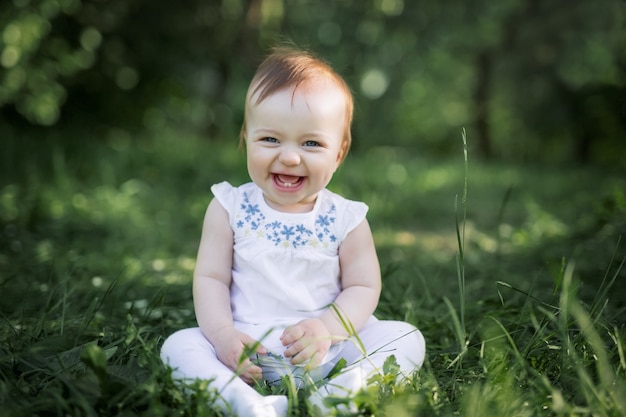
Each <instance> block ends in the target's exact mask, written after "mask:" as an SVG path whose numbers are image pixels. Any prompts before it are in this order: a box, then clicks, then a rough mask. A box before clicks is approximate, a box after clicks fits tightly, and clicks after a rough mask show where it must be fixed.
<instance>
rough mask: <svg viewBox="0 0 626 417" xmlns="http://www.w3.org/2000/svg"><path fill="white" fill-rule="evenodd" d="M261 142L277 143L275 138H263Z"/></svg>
mask: <svg viewBox="0 0 626 417" xmlns="http://www.w3.org/2000/svg"><path fill="white" fill-rule="evenodd" d="M261 140H262V141H263V142H269V143H276V142H278V139H276V138H272V137H266V138H263V139H261Z"/></svg>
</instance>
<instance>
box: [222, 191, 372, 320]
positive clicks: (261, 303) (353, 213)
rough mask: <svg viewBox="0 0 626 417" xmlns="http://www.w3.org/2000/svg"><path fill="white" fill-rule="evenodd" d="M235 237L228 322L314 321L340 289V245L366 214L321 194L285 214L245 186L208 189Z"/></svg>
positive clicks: (336, 197) (361, 208)
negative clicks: (304, 207)
mask: <svg viewBox="0 0 626 417" xmlns="http://www.w3.org/2000/svg"><path fill="white" fill-rule="evenodd" d="M211 191H212V192H213V194H214V195H215V198H217V200H218V201H219V202H220V204H221V205H222V206H223V207H224V209H225V210H226V211H227V212H228V216H229V222H230V227H231V229H232V230H233V234H234V248H233V271H232V283H231V288H230V292H231V295H230V298H231V308H232V312H233V319H234V320H235V321H239V322H242V323H247V324H255V325H258V324H271V325H272V326H280V325H291V324H294V323H296V322H298V321H300V320H302V319H304V318H309V317H316V316H319V314H321V310H323V309H324V308H326V307H328V306H329V305H330V304H331V303H332V302H333V301H334V300H335V298H337V296H338V295H339V293H340V292H341V283H340V273H341V271H340V267H339V246H340V245H341V242H343V240H344V239H345V238H346V236H347V235H348V233H350V232H351V231H352V230H353V229H354V228H356V227H357V226H358V225H359V224H360V223H361V222H362V221H363V220H364V219H365V215H366V214H367V210H368V208H367V206H366V205H365V204H364V203H361V202H356V201H350V200H347V199H345V198H343V197H341V196H339V195H337V194H335V193H333V192H331V191H329V190H327V189H324V190H322V191H320V193H319V195H318V197H317V200H316V202H315V206H314V208H313V210H311V211H310V212H307V213H283V212H279V211H276V210H274V209H273V208H271V207H270V206H269V205H267V203H266V202H265V199H264V197H263V191H262V190H261V189H260V188H259V187H258V186H257V185H256V184H254V183H252V182H250V183H247V184H244V185H242V186H239V187H233V186H232V185H230V184H229V183H228V182H222V183H220V184H216V185H214V186H212V187H211Z"/></svg>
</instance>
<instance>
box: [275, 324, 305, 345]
mask: <svg viewBox="0 0 626 417" xmlns="http://www.w3.org/2000/svg"><path fill="white" fill-rule="evenodd" d="M302 336H304V331H303V330H302V329H301V328H300V326H289V327H287V328H286V329H285V331H283V334H282V335H281V336H280V341H281V342H282V343H283V346H288V345H290V344H292V343H293V342H295V341H296V340H299V339H300V338H301V337H302Z"/></svg>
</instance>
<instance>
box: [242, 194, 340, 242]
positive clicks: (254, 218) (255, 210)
mask: <svg viewBox="0 0 626 417" xmlns="http://www.w3.org/2000/svg"><path fill="white" fill-rule="evenodd" d="M335 214H336V207H335V205H334V204H333V205H332V206H331V207H330V208H329V209H328V211H327V212H326V213H324V214H320V215H319V216H318V217H317V220H315V223H314V228H315V230H311V229H309V228H308V227H307V226H306V225H305V224H296V225H290V224H283V223H282V222H281V221H278V220H275V221H272V222H268V221H267V220H266V217H265V215H264V214H263V212H262V211H261V209H260V208H259V205H258V204H253V203H251V202H250V198H249V196H248V193H246V192H244V193H243V204H241V205H240V212H239V214H238V215H237V218H238V220H237V222H236V227H237V228H238V229H241V230H242V231H243V232H244V233H245V234H248V233H249V232H250V231H256V232H257V233H256V235H253V236H256V238H258V239H267V240H269V241H270V242H273V243H274V245H275V246H278V245H281V246H284V247H289V246H291V247H293V248H298V247H304V246H314V247H315V246H318V245H321V246H323V247H324V246H326V245H328V244H329V243H336V242H337V236H336V235H335V234H333V233H332V230H331V227H332V226H331V225H333V224H334V223H335V219H336V218H335Z"/></svg>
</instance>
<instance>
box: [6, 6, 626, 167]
mask: <svg viewBox="0 0 626 417" xmlns="http://www.w3.org/2000/svg"><path fill="white" fill-rule="evenodd" d="M625 7H626V3H624V2H623V1H620V0H598V1H594V2H590V1H588V0H568V1H565V0H561V1H556V0H555V1H551V2H542V1H538V0H502V1H499V2H493V1H489V0H472V1H457V2H426V1H424V2H417V1H416V2H413V1H410V2H409V1H407V0H367V1H357V0H342V1H331V0H320V1H311V0H184V1H180V2H171V1H165V0H7V1H5V2H3V3H2V4H0V27H1V28H3V29H2V30H1V33H0V106H2V109H1V112H0V117H2V118H3V119H4V123H3V124H4V128H3V129H4V132H5V134H7V132H9V133H10V132H13V133H15V132H16V131H17V130H16V129H18V127H19V128H20V129H21V128H24V127H25V126H27V125H39V126H47V127H48V129H64V128H67V127H68V126H69V127H73V128H76V127H80V126H82V127H83V128H84V127H86V126H88V127H89V129H95V130H96V134H94V136H95V137H98V136H99V135H100V133H105V132H106V131H108V130H110V129H111V128H116V129H130V130H133V129H134V130H143V129H148V130H152V131H156V132H158V131H160V130H161V129H162V128H164V127H172V128H175V129H178V130H181V131H187V132H196V133H198V132H199V133H201V134H203V135H206V136H207V137H209V138H212V139H217V138H227V139H229V140H232V138H233V136H235V135H236V133H237V130H238V126H239V123H240V121H241V116H242V111H243V110H242V103H243V95H244V94H245V88H246V85H247V82H248V80H249V78H250V76H251V73H252V70H253V69H254V68H255V67H256V65H257V63H258V61H259V60H260V58H261V56H262V54H263V53H264V51H265V50H266V49H267V47H268V46H270V45H272V44H273V43H275V42H276V41H277V40H292V41H294V42H295V43H296V44H298V45H301V46H305V47H310V48H311V49H313V50H314V51H316V52H318V53H319V54H320V55H321V56H322V57H324V58H326V59H327V60H329V61H331V62H332V64H333V65H334V66H335V67H337V68H338V69H339V70H340V71H341V72H342V74H343V75H344V76H345V77H346V78H347V79H348V81H349V83H350V84H351V85H352V86H353V88H354V91H355V94H356V95H357V98H358V100H357V102H358V108H357V118H356V121H355V125H354V131H355V136H356V137H358V139H359V140H358V141H357V142H356V143H355V146H356V148H357V149H358V146H359V143H367V142H372V143H373V144H377V145H386V146H402V147H410V148H412V149H413V150H415V151H416V152H430V153H436V154H447V153H449V152H451V151H452V150H456V149H457V143H458V135H459V131H460V129H461V128H462V127H466V128H467V129H468V131H469V132H468V134H469V137H472V138H475V140H474V141H472V142H471V143H475V144H476V145H475V146H476V147H477V150H478V151H479V152H480V153H481V154H482V155H483V156H485V157H495V158H507V159H514V160H519V159H536V158H550V159H551V160H554V159H557V160H567V159H571V158H574V157H575V158H577V159H578V160H581V161H583V160H591V161H608V160H613V161H614V160H615V159H617V158H616V155H617V154H618V153H617V152H615V150H616V149H621V150H623V149H624V147H625V146H626V145H624V143H623V141H622V140H621V138H622V137H623V136H624V133H625V131H626V129H625V128H624V124H625V120H626V116H625V111H624V94H625V93H624V88H625V86H626V80H625V79H624V67H625V66H624V59H625V57H624V51H625V48H624V46H625V45H624V42H625V35H626V28H625V26H624V8H625ZM98 132H100V133H98Z"/></svg>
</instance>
